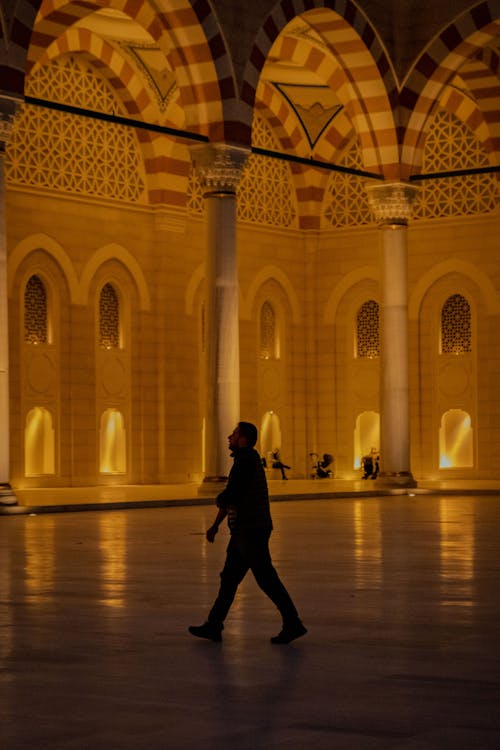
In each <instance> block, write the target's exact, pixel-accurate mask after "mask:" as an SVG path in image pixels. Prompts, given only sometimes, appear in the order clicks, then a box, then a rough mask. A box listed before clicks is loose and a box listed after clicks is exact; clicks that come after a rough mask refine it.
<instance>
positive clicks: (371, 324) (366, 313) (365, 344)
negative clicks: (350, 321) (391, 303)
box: [356, 299, 380, 359]
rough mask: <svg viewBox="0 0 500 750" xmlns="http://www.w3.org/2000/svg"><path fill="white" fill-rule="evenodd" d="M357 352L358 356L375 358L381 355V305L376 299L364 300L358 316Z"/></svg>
mask: <svg viewBox="0 0 500 750" xmlns="http://www.w3.org/2000/svg"><path fill="white" fill-rule="evenodd" d="M356 334H357V336H356V338H357V347H356V353H357V356H358V357H362V358H363V357H364V358H367V359H373V358H374V357H378V356H379V355H380V339H379V307H378V303H377V302H375V300H373V299H370V300H368V301H367V302H364V303H363V304H362V305H361V307H360V308H359V310H358V314H357V316H356Z"/></svg>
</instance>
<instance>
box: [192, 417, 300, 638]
mask: <svg viewBox="0 0 500 750" xmlns="http://www.w3.org/2000/svg"><path fill="white" fill-rule="evenodd" d="M257 434H258V433H257V428H256V427H255V425H253V424H251V423H250V422H239V423H238V425H237V426H236V427H235V429H234V430H233V432H232V433H231V435H229V437H228V440H229V450H230V451H231V455H232V456H233V459H234V463H233V466H232V468H231V471H230V472H229V478H228V482H227V485H226V488H225V489H224V490H223V491H222V492H221V493H220V494H219V495H218V497H217V500H216V504H217V507H218V509H219V510H218V513H217V517H216V519H215V521H214V523H213V524H212V526H210V528H209V529H208V530H207V532H206V538H207V540H208V541H209V542H213V541H214V540H215V536H216V534H217V531H218V529H219V526H220V524H221V522H222V521H223V520H224V518H226V517H227V521H228V526H229V531H230V533H231V537H230V540H229V544H228V547H227V554H226V562H225V564H224V568H223V570H222V572H221V574H220V588H219V593H218V594H217V598H216V599H215V602H214V604H213V606H212V609H211V610H210V613H209V615H208V619H207V621H206V622H205V623H204V624H203V625H191V626H190V627H189V632H190V633H191V634H192V635H194V636H196V637H198V638H207V639H208V640H211V641H221V640H222V630H223V629H224V620H225V619H226V616H227V614H228V612H229V609H230V607H231V604H232V603H233V600H234V597H235V595H236V591H237V589H238V586H239V584H240V583H241V581H242V580H243V578H244V577H245V575H246V574H247V572H248V571H249V570H251V571H252V573H253V575H254V577H255V580H256V581H257V584H258V585H259V586H260V588H261V589H262V591H264V593H265V594H267V596H268V597H269V598H270V599H271V601H272V602H273V603H274V604H275V605H276V607H277V608H278V610H279V612H280V614H281V617H282V620H283V627H282V629H281V631H280V633H279V634H278V635H276V636H274V637H273V638H271V643H275V644H284V643H290V642H291V641H293V640H295V639H296V638H300V637H301V636H303V635H305V634H306V633H307V629H306V628H305V627H304V625H303V624H302V622H301V620H300V618H299V615H298V613H297V610H296V608H295V605H294V603H293V602H292V599H291V598H290V595H289V593H288V591H287V590H286V588H285V586H284V585H283V583H282V582H281V580H280V578H279V576H278V573H277V572H276V569H275V568H274V566H273V564H272V560H271V554H270V552H269V537H270V536H271V532H272V529H273V524H272V520H271V511H270V507H269V495H268V489H267V482H266V475H265V472H264V468H263V466H262V461H261V459H260V456H259V454H258V453H257V451H256V450H255V449H254V446H255V444H256V443H257Z"/></svg>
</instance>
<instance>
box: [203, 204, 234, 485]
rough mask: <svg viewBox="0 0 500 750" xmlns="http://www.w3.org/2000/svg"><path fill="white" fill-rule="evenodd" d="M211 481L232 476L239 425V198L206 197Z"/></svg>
mask: <svg viewBox="0 0 500 750" xmlns="http://www.w3.org/2000/svg"><path fill="white" fill-rule="evenodd" d="M206 210H207V274H206V302H205V305H206V307H205V313H206V349H205V351H206V373H207V382H206V393H207V406H206V409H207V411H206V428H205V434H206V441H207V442H206V446H205V459H206V479H207V481H210V480H213V479H214V478H220V477H224V476H227V473H228V467H229V458H230V457H229V453H228V447H227V436H228V435H229V434H230V433H231V432H232V429H233V427H234V426H235V425H236V422H238V420H239V410H240V376H239V366H240V363H239V330H238V327H239V317H238V274H237V267H236V197H235V195H234V194H222V195H218V194H217V193H211V194H209V195H208V196H207V198H206Z"/></svg>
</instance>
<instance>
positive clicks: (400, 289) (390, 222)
mask: <svg viewBox="0 0 500 750" xmlns="http://www.w3.org/2000/svg"><path fill="white" fill-rule="evenodd" d="M415 192H416V189H415V188H414V187H413V186H411V185H408V184H406V183H394V184H383V185H376V186H370V187H369V188H368V195H369V201H370V206H371V209H372V211H373V213H374V215H375V217H376V218H377V220H378V221H379V222H380V229H381V233H382V242H381V245H382V249H381V252H382V257H381V272H382V273H381V301H382V304H381V345H380V401H381V403H380V474H379V477H378V479H377V483H378V484H379V485H380V484H382V485H383V486H389V487H391V486H393V487H415V486H416V482H415V480H414V478H413V476H412V473H411V468H410V420H409V390H408V388H409V386H408V248H407V231H408V220H409V218H410V214H411V203H412V201H413V198H414V196H415Z"/></svg>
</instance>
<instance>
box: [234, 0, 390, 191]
mask: <svg viewBox="0 0 500 750" xmlns="http://www.w3.org/2000/svg"><path fill="white" fill-rule="evenodd" d="M328 5H329V8H325V7H324V3H322V2H320V1H319V0H312V1H307V0H298V1H297V2H295V3H294V4H293V5H292V3H288V2H286V1H285V0H282V2H281V3H279V4H278V5H276V6H275V9H274V10H273V12H272V13H271V14H270V16H268V18H267V19H266V21H265V22H264V24H263V26H262V28H261V30H260V32H259V34H258V35H257V38H256V41H255V44H254V48H253V50H252V53H251V55H250V59H249V62H248V64H247V67H246V69H245V76H244V83H243V90H242V97H243V99H244V100H245V101H246V102H247V103H249V104H251V105H252V106H253V105H254V102H255V100H256V92H257V86H258V82H259V78H260V74H261V72H262V70H263V68H264V65H265V62H266V60H267V58H268V56H269V54H270V51H271V48H272V47H273V45H274V44H275V43H278V45H279V44H280V42H279V39H278V38H279V36H280V34H281V32H282V31H284V30H285V28H286V26H287V24H288V23H289V22H290V21H292V20H293V19H294V18H296V17H297V16H302V17H303V18H304V19H305V20H306V21H307V23H308V24H309V25H310V27H311V28H312V29H313V30H314V32H315V33H316V34H317V35H319V36H320V38H321V40H322V41H323V44H322V45H321V46H320V45H319V44H317V45H315V46H311V45H305V44H304V42H303V41H301V40H299V39H298V38H292V37H288V36H287V37H286V45H285V42H283V44H284V47H283V50H282V53H283V55H284V56H286V59H292V60H294V61H296V62H298V63H299V64H300V65H301V66H302V67H305V68H307V69H308V70H310V71H311V72H314V73H316V74H317V75H318V76H319V77H320V78H321V79H322V80H324V81H325V82H326V83H327V84H328V85H329V86H330V87H331V88H332V89H334V90H335V91H336V92H337V95H338V97H339V99H340V100H341V102H342V104H343V105H344V107H345V111H346V114H347V115H348V116H349V118H350V120H351V121H352V123H353V125H354V127H355V128H356V130H357V132H358V136H359V138H360V141H361V143H362V146H363V152H364V161H365V164H366V166H367V167H370V168H372V169H373V168H376V169H378V170H379V171H381V172H382V173H383V174H384V175H385V176H386V177H387V178H389V177H391V178H396V177H397V176H398V175H399V156H398V145H397V136H396V130H395V126H394V121H393V117H392V107H391V100H392V98H393V97H394V94H395V91H396V82H395V76H394V73H393V69H392V66H391V63H390V60H389V58H388V56H387V55H386V53H385V50H384V49H383V47H382V44H381V42H380V40H379V39H378V37H377V35H376V32H375V30H374V28H373V27H372V26H371V24H370V22H369V21H368V19H367V18H366V16H364V14H363V13H362V11H361V10H360V9H359V8H358V7H357V6H356V5H354V3H352V2H350V0H347V2H345V0H344V1H343V2H341V1H340V0H333V1H332V2H330V3H329V4H328ZM324 46H326V47H327V50H326V51H325V49H324V48H323V47H324ZM285 48H286V49H285ZM278 51H279V47H278ZM278 54H279V52H278ZM273 56H274V49H273ZM332 61H334V63H335V64H334V66H333V69H332Z"/></svg>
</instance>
